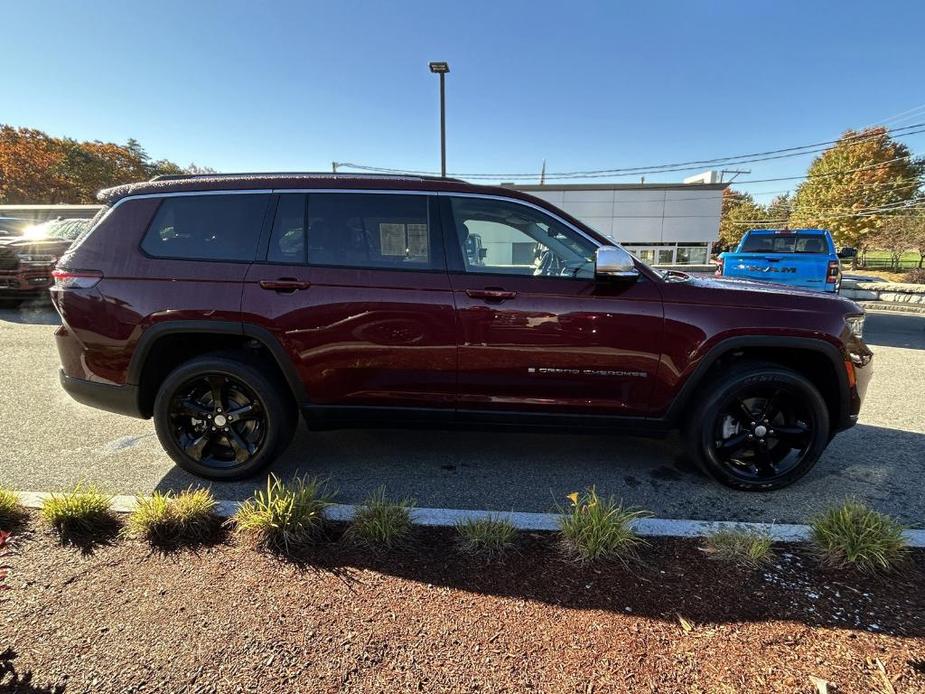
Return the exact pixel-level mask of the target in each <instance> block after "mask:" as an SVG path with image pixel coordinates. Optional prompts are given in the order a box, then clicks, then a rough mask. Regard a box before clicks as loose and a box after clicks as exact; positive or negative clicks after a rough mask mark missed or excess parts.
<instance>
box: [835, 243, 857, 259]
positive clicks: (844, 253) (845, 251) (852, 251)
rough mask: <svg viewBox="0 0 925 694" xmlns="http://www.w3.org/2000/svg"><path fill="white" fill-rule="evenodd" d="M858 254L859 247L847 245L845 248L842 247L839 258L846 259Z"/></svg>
mask: <svg viewBox="0 0 925 694" xmlns="http://www.w3.org/2000/svg"><path fill="white" fill-rule="evenodd" d="M857 254H858V249H857V248H851V247H850V246H846V247H845V248H842V249H841V250H840V251H839V252H838V257H839V258H845V259H847V258H854V257H856V256H857Z"/></svg>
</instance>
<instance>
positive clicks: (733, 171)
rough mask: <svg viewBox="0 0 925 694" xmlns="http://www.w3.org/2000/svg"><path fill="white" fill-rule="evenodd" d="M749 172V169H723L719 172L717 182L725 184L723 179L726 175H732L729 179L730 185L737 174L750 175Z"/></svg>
mask: <svg viewBox="0 0 925 694" xmlns="http://www.w3.org/2000/svg"><path fill="white" fill-rule="evenodd" d="M751 172H752V170H751V169H723V170H722V171H720V172H719V182H720V183H724V182H725V181H724V180H723V179H725V178H726V174H732V178H730V179H729V183H732V180H733V179H734V178H735V177H736V176H738V175H739V174H750V173H751Z"/></svg>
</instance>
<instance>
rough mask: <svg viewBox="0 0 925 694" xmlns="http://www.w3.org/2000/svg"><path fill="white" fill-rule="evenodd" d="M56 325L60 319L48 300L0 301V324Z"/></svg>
mask: <svg viewBox="0 0 925 694" xmlns="http://www.w3.org/2000/svg"><path fill="white" fill-rule="evenodd" d="M3 322H6V323H19V324H31V325H58V324H59V323H60V322H61V319H60V318H59V317H58V314H57V312H56V311H55V309H54V307H53V306H52V305H51V301H49V300H48V299H33V300H29V301H24V302H18V301H17V302H10V301H7V300H0V323H3Z"/></svg>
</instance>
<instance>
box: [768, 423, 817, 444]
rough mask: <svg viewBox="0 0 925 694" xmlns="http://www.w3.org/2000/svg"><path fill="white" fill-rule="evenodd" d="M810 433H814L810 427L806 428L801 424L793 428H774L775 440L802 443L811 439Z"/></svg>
mask: <svg viewBox="0 0 925 694" xmlns="http://www.w3.org/2000/svg"><path fill="white" fill-rule="evenodd" d="M810 433H812V432H811V431H810V429H809V427H806V426H804V425H801V424H795V425H793V426H784V427H780V426H775V427H774V438H778V439H783V440H785V441H790V442H795V443H802V442H804V441H806V439H807V438H809V435H810Z"/></svg>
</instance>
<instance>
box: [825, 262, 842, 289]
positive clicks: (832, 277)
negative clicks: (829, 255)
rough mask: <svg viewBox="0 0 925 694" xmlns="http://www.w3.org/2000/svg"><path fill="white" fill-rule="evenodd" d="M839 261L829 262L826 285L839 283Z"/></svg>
mask: <svg viewBox="0 0 925 694" xmlns="http://www.w3.org/2000/svg"><path fill="white" fill-rule="evenodd" d="M838 273H839V269H838V261H837V260H830V261H829V271H828V272H827V273H826V275H825V281H826V284H835V283H836V282H837V281H838Z"/></svg>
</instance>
